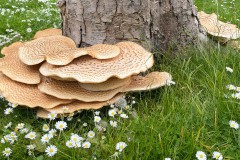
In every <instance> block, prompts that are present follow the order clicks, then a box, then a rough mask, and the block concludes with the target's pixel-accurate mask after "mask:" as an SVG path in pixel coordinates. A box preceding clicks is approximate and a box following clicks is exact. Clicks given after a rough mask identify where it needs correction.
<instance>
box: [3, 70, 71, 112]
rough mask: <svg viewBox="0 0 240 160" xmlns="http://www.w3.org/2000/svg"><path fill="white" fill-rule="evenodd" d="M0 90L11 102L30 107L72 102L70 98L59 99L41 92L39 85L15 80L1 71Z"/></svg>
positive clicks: (50, 106) (51, 106)
mask: <svg viewBox="0 0 240 160" xmlns="http://www.w3.org/2000/svg"><path fill="white" fill-rule="evenodd" d="M0 92H1V94H2V96H3V97H5V98H6V100H8V101H9V102H11V103H15V104H19V105H25V106H28V107H30V108H34V107H37V106H39V107H42V108H53V107H55V106H57V105H60V104H66V103H70V102H71V101H70V100H63V99H58V98H55V97H52V96H48V95H45V94H43V93H42V92H40V91H39V90H38V88H37V85H29V84H23V83H19V82H15V81H13V80H11V79H9V78H8V77H6V76H5V75H3V74H2V73H0Z"/></svg>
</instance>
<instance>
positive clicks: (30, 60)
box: [19, 36, 85, 65]
mask: <svg viewBox="0 0 240 160" xmlns="http://www.w3.org/2000/svg"><path fill="white" fill-rule="evenodd" d="M75 48H76V46H75V43H74V41H73V40H72V39H70V38H67V37H64V36H49V37H41V38H38V39H35V40H32V41H30V42H26V43H25V44H24V46H23V47H21V48H20V49H19V58H20V59H21V61H22V62H23V63H25V64H27V65H36V64H39V63H41V62H43V61H44V60H47V61H48V62H49V63H52V64H56V65H61V64H60V62H61V60H63V62H65V61H69V60H71V59H74V57H72V55H71V54H68V53H65V51H66V50H71V49H75ZM83 54H85V52H84V53H83Z"/></svg>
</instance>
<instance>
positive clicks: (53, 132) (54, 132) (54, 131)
mask: <svg viewBox="0 0 240 160" xmlns="http://www.w3.org/2000/svg"><path fill="white" fill-rule="evenodd" d="M56 133H57V130H56V129H51V130H50V131H49V132H48V136H49V137H51V138H53V137H54V136H56Z"/></svg>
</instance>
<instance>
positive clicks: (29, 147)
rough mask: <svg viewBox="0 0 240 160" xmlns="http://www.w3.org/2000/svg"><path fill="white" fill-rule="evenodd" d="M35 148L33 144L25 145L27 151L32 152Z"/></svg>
mask: <svg viewBox="0 0 240 160" xmlns="http://www.w3.org/2000/svg"><path fill="white" fill-rule="evenodd" d="M35 148H36V145H35V144H30V145H27V149H28V150H34V149H35Z"/></svg>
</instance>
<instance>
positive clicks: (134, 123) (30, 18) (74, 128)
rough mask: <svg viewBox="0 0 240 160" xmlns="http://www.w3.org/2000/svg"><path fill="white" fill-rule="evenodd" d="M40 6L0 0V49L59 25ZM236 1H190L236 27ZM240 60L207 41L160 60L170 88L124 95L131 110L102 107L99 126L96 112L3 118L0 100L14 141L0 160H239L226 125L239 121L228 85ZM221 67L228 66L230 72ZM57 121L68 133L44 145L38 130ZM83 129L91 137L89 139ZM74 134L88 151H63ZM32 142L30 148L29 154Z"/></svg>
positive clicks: (237, 78)
mask: <svg viewBox="0 0 240 160" xmlns="http://www.w3.org/2000/svg"><path fill="white" fill-rule="evenodd" d="M39 1H40V0H39ZM39 1H37V0H31V1H28V0H0V24H1V25H0V49H2V47H4V46H7V45H9V44H11V43H12V42H15V41H19V40H22V41H25V40H30V39H31V38H32V37H33V35H34V34H35V32H36V31H38V30H41V29H45V28H50V27H60V22H61V20H60V16H59V14H58V9H57V8H56V7H55V3H54V0H49V1H48V3H43V2H39ZM42 1H44V0H42ZM237 1H238V0H235V1H234V0H231V1H230V0H222V1H218V3H216V1H205V0H196V5H197V6H198V9H199V10H204V11H206V12H208V13H211V12H218V13H219V17H220V19H222V20H224V21H229V22H231V23H234V24H237V25H240V22H239V19H240V14H239V10H240V3H239V2H237ZM239 55H240V53H239V51H237V50H234V49H232V48H230V47H218V46H217V45H216V44H215V43H214V42H212V43H210V44H209V45H207V46H204V47H198V48H190V49H188V50H186V51H182V53H180V54H179V56H178V57H176V58H175V59H172V58H170V57H168V56H164V57H163V59H162V60H161V62H159V63H158V64H155V66H154V68H153V70H157V71H167V72H169V73H171V74H172V76H173V80H174V81H175V82H176V84H175V85H171V86H165V87H162V88H160V89H157V90H154V91H151V92H142V93H134V94H129V95H127V96H126V99H127V102H128V104H129V107H127V108H124V109H122V112H123V113H125V114H126V115H128V118H127V117H125V118H123V117H121V116H120V115H119V114H117V115H115V116H114V117H110V116H109V115H108V111H109V110H110V109H111V108H110V107H105V108H103V109H101V110H99V111H100V114H99V116H100V117H101V119H102V120H101V122H100V123H99V125H97V126H96V124H98V123H96V122H94V119H95V118H96V116H98V115H97V114H98V113H96V112H95V111H83V112H81V113H78V114H75V115H74V116H73V117H68V118H61V119H57V120H52V121H50V120H43V119H37V118H36V111H35V110H33V109H27V108H24V107H17V108H14V109H13V113H10V114H5V112H6V108H9V107H10V106H9V105H8V102H6V101H4V100H0V106H1V107H0V119H1V121H0V139H2V138H3V137H4V136H6V135H9V134H10V137H11V139H12V140H13V143H12V144H10V142H6V141H5V143H3V140H2V141H1V143H0V159H5V158H6V157H5V156H4V155H3V154H2V152H3V151H4V149H5V148H7V147H9V148H10V149H11V150H12V154H11V155H10V156H9V157H8V158H6V159H13V160H16V159H17V160H20V159H24V160H26V159H29V160H30V159H31V160H32V159H36V160H43V159H59V160H64V159H76V160H77V159H82V160H85V159H86V160H88V159H127V160H130V159H134V160H135V159H136V160H140V159H142V160H152V159H153V160H155V159H156V160H163V159H164V158H171V159H172V160H193V159H196V153H197V152H198V151H203V152H204V153H205V154H206V155H207V157H208V159H213V158H212V154H213V152H214V151H218V152H220V153H221V154H222V155H223V157H224V159H226V160H232V159H234V160H238V159H240V129H234V128H232V127H230V125H229V122H230V120H234V121H236V122H238V123H240V100H239V99H237V98H234V97H233V96H232V95H233V94H235V93H237V91H234V90H231V88H229V85H230V84H231V85H234V86H238V87H240V58H239V57H240V56H239ZM0 56H1V55H0ZM226 67H230V68H232V69H233V72H230V71H228V70H226ZM227 86H228V87H227ZM238 89H239V88H238ZM10 108H11V107H10ZM58 121H65V122H66V123H67V128H66V129H65V130H63V131H61V132H60V131H59V130H57V133H56V135H55V136H53V138H52V139H51V140H50V141H49V143H45V144H43V143H42V142H41V137H42V136H43V135H44V134H47V132H46V131H43V125H44V124H47V125H48V126H49V128H50V129H54V128H56V127H55V124H56V123H57V122H58ZM95 121H96V119H95ZM110 121H114V122H115V121H116V122H117V127H114V125H110ZM10 122H11V125H10V124H9V123H10ZM116 122H115V123H116ZM20 123H23V124H24V126H23V125H20ZM8 124H9V126H7V125H8ZM99 126H101V127H99ZM22 127H23V128H26V129H25V130H23V129H21V128H22ZM26 130H29V131H28V133H29V132H30V131H32V132H35V133H36V138H35V139H33V140H31V139H29V135H28V136H26V135H27V133H24V131H26ZM45 130H47V128H45ZM13 131H15V132H14V133H12V132H13ZM89 131H93V132H94V133H95V136H90V135H88V133H89ZM15 134H16V135H15ZM73 134H78V135H79V136H81V137H83V138H84V141H88V142H90V143H91V146H90V148H88V146H87V145H86V147H85V148H83V147H81V148H69V147H70V145H69V144H67V145H66V142H67V141H68V140H69V139H70V138H71V136H74V135H73ZM118 142H124V143H125V144H126V145H127V146H126V148H124V149H123V151H122V152H119V151H118V150H117V149H118V148H116V145H117V143H118ZM30 144H33V145H35V147H36V148H35V149H27V145H30ZM49 145H55V146H56V147H57V154H56V155H54V156H53V157H49V156H48V155H47V154H46V153H45V149H46V148H47V146H49ZM29 147H30V146H29Z"/></svg>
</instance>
